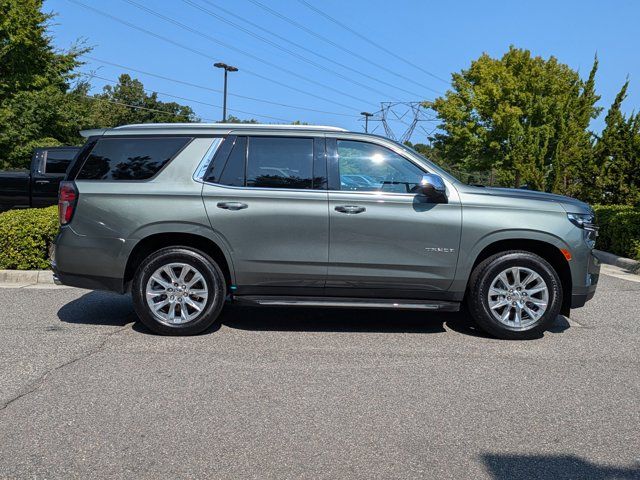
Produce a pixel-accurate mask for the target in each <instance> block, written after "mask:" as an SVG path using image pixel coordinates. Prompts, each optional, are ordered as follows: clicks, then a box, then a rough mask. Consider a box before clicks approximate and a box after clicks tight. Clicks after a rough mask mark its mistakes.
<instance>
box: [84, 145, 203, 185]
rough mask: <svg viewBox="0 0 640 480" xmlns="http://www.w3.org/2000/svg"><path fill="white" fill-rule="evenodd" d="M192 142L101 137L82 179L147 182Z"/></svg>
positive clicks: (88, 160) (85, 164)
mask: <svg viewBox="0 0 640 480" xmlns="http://www.w3.org/2000/svg"><path fill="white" fill-rule="evenodd" d="M190 140H191V139H190V138H187V137H155V138H153V137H151V138H101V139H99V140H98V141H97V142H96V145H95V147H93V150H92V151H91V153H90V154H89V156H88V157H87V160H86V161H85V162H84V165H83V166H82V168H81V170H80V172H79V173H78V176H77V179H78V180H146V179H148V178H151V177H153V176H154V175H155V174H156V173H158V172H159V171H160V169H161V168H162V167H164V166H165V165H166V164H167V162H169V160H171V159H172V158H173V157H174V156H175V155H176V154H177V153H178V152H179V151H180V150H181V149H182V148H183V147H184V146H185V145H186V144H187V143H189V141H190Z"/></svg>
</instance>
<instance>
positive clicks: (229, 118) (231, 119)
mask: <svg viewBox="0 0 640 480" xmlns="http://www.w3.org/2000/svg"><path fill="white" fill-rule="evenodd" d="M218 123H259V122H258V121H257V120H256V119H255V118H252V119H250V120H242V119H240V118H238V117H234V116H233V115H227V120H226V121H225V122H218Z"/></svg>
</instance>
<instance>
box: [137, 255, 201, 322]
mask: <svg viewBox="0 0 640 480" xmlns="http://www.w3.org/2000/svg"><path fill="white" fill-rule="evenodd" d="M145 293H146V297H147V305H148V306H149V309H150V310H151V313H153V316H154V317H156V318H157V319H158V321H160V322H161V323H164V324H165V325H181V324H185V323H189V322H193V321H194V320H195V319H197V318H198V317H199V316H200V314H201V313H202V311H203V310H204V307H205V305H206V304H207V299H208V298H209V289H208V286H207V282H206V280H205V279H204V276H203V275H202V273H200V272H199V271H198V269H197V268H195V267H193V266H191V265H188V264H186V263H169V264H167V265H164V266H162V267H160V268H158V269H157V270H156V271H155V272H153V275H151V277H149V280H148V281H147V287H146V292H145Z"/></svg>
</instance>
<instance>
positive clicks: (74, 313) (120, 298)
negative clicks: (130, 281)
mask: <svg viewBox="0 0 640 480" xmlns="http://www.w3.org/2000/svg"><path fill="white" fill-rule="evenodd" d="M58 318H59V319H60V320H62V321H63V322H66V323H76V324H86V325H111V326H125V325H127V324H128V323H132V322H135V321H137V317H136V315H135V312H134V311H133V304H132V303H131V297H130V296H129V295H119V294H117V293H111V292H101V291H93V292H89V293H86V294H84V295H83V296H81V297H79V298H77V299H75V300H73V301H71V302H69V303H67V304H66V305H64V306H63V307H62V308H60V310H58Z"/></svg>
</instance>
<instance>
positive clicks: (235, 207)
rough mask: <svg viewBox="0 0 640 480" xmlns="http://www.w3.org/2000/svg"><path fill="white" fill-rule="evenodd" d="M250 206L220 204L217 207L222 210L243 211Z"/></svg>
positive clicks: (243, 204)
mask: <svg viewBox="0 0 640 480" xmlns="http://www.w3.org/2000/svg"><path fill="white" fill-rule="evenodd" d="M248 206H249V205H247V204H246V203H242V202H219V203H218V205H217V207H218V208H222V209H223V210H242V209H243V208H247V207H248Z"/></svg>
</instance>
